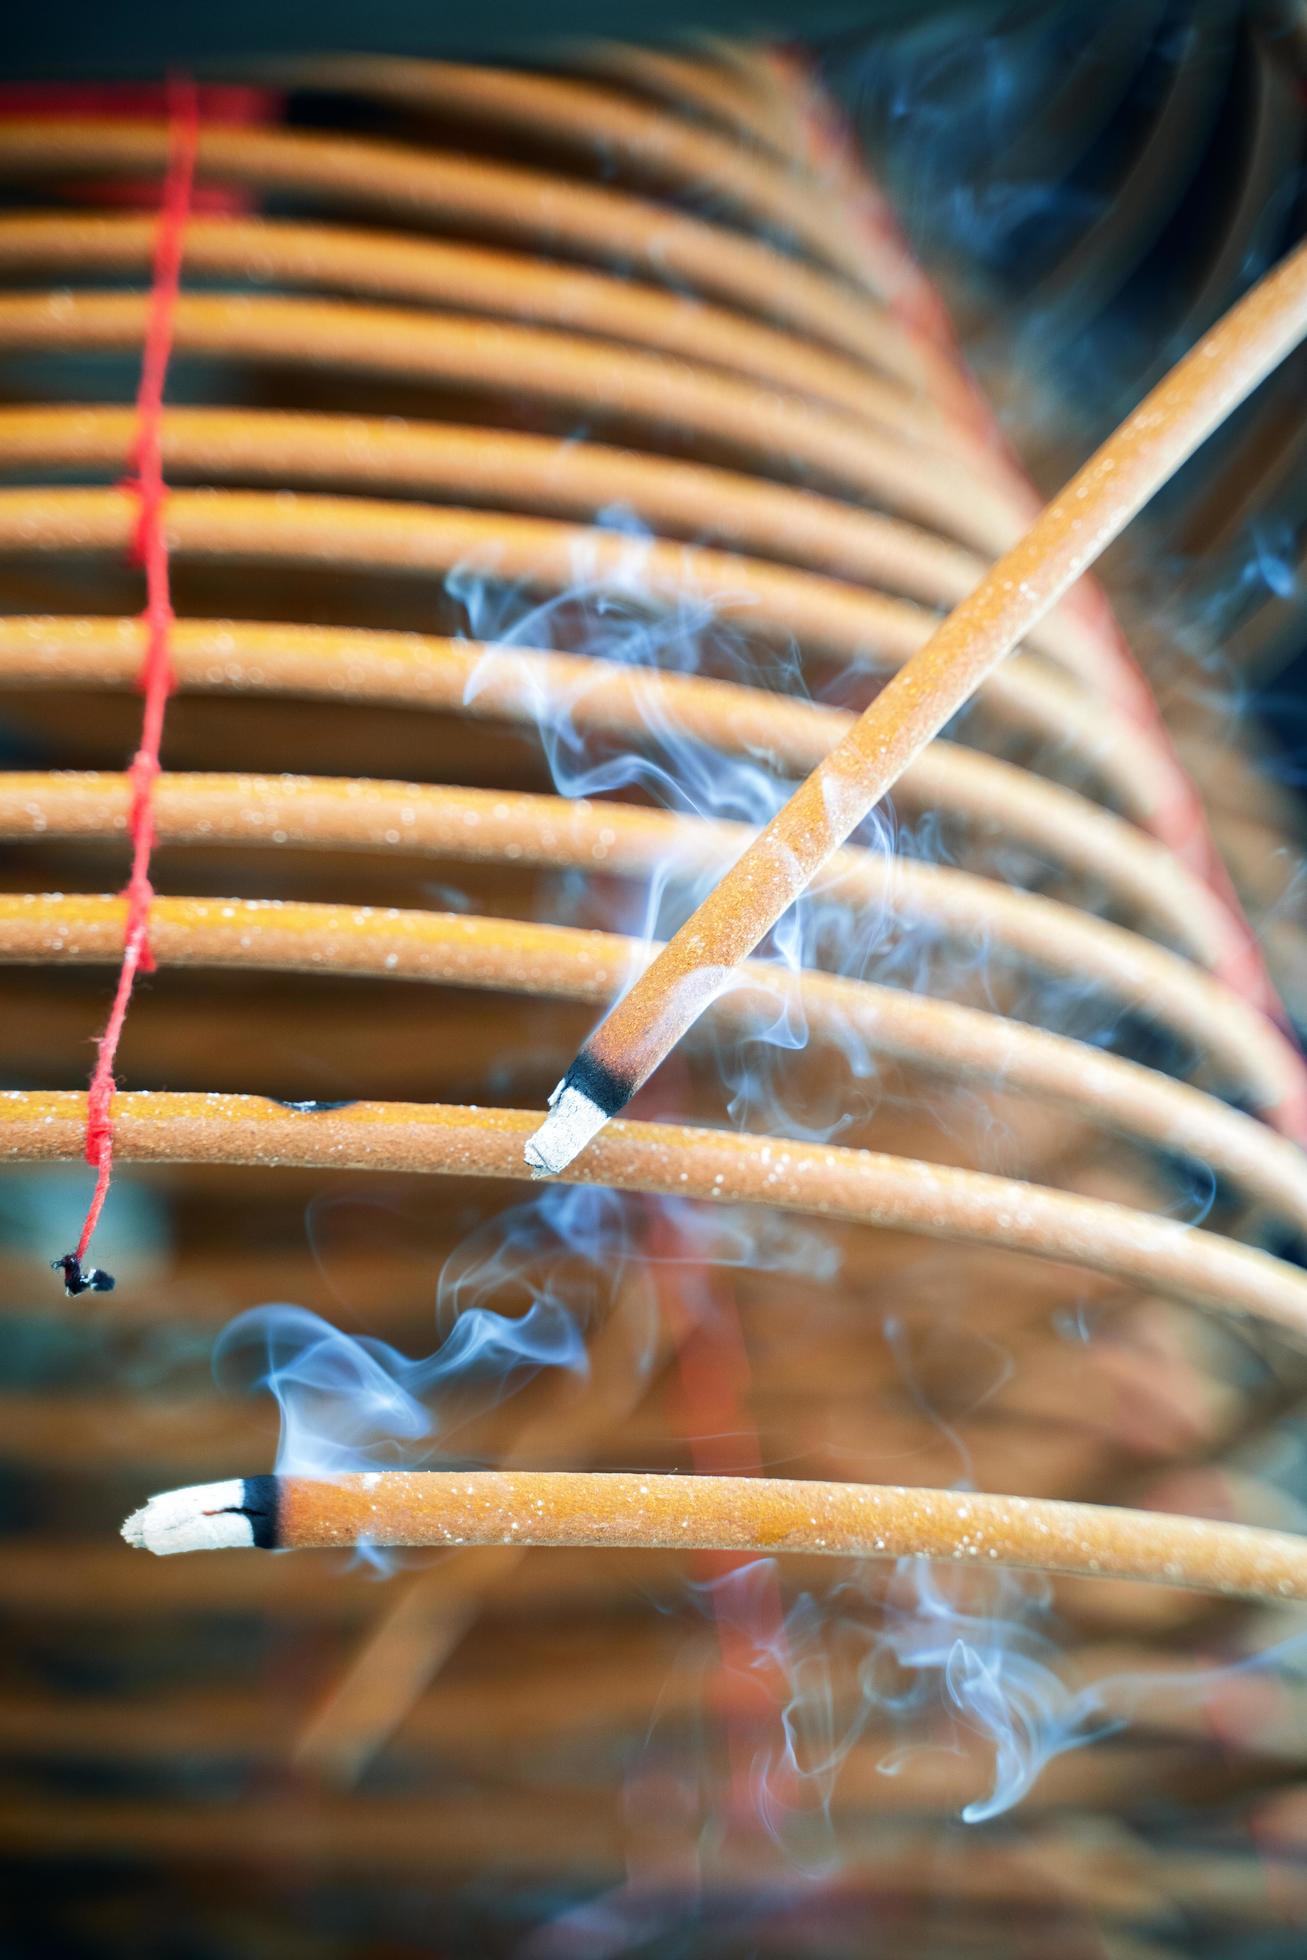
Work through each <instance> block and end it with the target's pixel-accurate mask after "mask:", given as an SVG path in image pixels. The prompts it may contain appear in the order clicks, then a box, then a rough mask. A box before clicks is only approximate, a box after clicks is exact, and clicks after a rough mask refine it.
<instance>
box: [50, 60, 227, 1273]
mask: <svg viewBox="0 0 1307 1960" xmlns="http://www.w3.org/2000/svg"><path fill="white" fill-rule="evenodd" d="M168 120H169V146H168V167H167V173H166V176H165V178H164V185H163V201H162V206H161V209H160V213H159V228H158V233H157V236H156V238H155V246H154V264H153V271H152V277H151V286H150V310H149V318H148V320H147V323H146V331H145V348H144V353H143V358H142V362H141V382H140V387H139V389H138V390H137V396H136V413H137V424H136V439H135V442H134V444H133V450H132V474H131V475H130V476H129V477H128V478H127V479H126V482H125V484H124V488H126V489H128V490H130V491H132V492H133V494H134V495H135V496H136V498H137V499H138V503H139V512H138V516H137V521H136V528H135V534H134V536H133V540H132V547H131V555H132V558H133V560H134V561H135V562H136V563H137V564H139V565H142V566H143V567H144V570H145V594H146V598H145V610H144V612H143V613H142V614H141V623H142V625H143V626H144V628H145V654H144V658H143V660H142V663H141V672H140V683H139V684H140V688H141V692H142V693H143V694H144V696H145V712H144V716H143V720H142V727H141V745H140V747H139V748H138V749H137V751H136V754H135V756H134V757H133V758H132V766H131V771H130V777H131V785H132V800H131V814H130V819H129V827H130V833H131V840H132V866H131V875H130V877H129V878H128V881H127V885H126V888H125V891H124V894H123V896H124V897H125V898H126V900H127V925H126V932H125V936H124V941H123V957H122V966H121V968H120V969H119V973H118V986H117V990H116V992H115V994H114V998H113V1006H112V1007H111V1008H110V1010H109V1019H108V1021H107V1022H106V1023H105V1029H104V1033H103V1034H102V1035H101V1036H100V1038H99V1041H98V1043H97V1051H98V1052H97V1055H96V1063H95V1070H94V1073H93V1074H92V1076H91V1085H90V1089H89V1091H88V1093H87V1099H86V1161H87V1162H88V1163H89V1164H90V1165H92V1166H93V1167H94V1170H95V1191H94V1194H93V1195H92V1198H91V1203H90V1207H89V1209H88V1210H87V1213H86V1221H85V1223H84V1224H83V1226H82V1236H81V1238H80V1239H79V1240H78V1242H77V1253H76V1257H77V1260H78V1262H79V1263H80V1262H81V1261H82V1260H83V1259H84V1258H85V1256H86V1251H87V1248H88V1246H89V1245H90V1243H91V1238H92V1235H93V1233H94V1231H95V1228H96V1226H97V1225H98V1224H99V1222H100V1213H101V1212H102V1211H103V1209H104V1201H105V1198H106V1197H107V1196H108V1192H109V1180H110V1177H111V1176H112V1173H113V1119H112V1115H111V1109H112V1103H113V1096H114V1088H115V1083H114V1076H113V1069H114V1061H115V1058H116V1057H117V1053H118V1043H119V1040H120V1039H121V1037H122V1031H123V1024H124V1022H125V1021H126V1019H127V1009H128V1006H129V1004H130V1002H131V998H132V989H133V987H134V986H135V984H136V976H137V974H138V973H142V972H144V973H149V972H152V971H153V968H154V959H153V956H152V954H151V952H150V938H149V933H150V905H151V902H152V900H153V898H154V888H153V886H152V885H151V883H150V857H151V853H152V852H153V849H154V786H155V782H156V780H157V778H158V775H159V747H160V743H161V742H162V739H163V719H164V712H165V709H166V707H167V702H168V696H169V694H170V693H171V692H172V686H173V677H172V661H171V656H170V651H169V643H170V636H171V631H172V620H173V612H172V601H171V597H170V593H169V579H168V539H167V534H166V532H165V530H164V524H163V509H164V502H165V498H166V496H167V489H166V486H165V484H164V480H163V389H164V382H165V380H166V378H167V373H168V360H169V356H170V354H171V352H172V331H173V313H174V309H175V306H176V301H177V292H178V288H179V286H180V283H181V266H182V249H183V245H184V241H185V235H186V222H187V219H188V217H189V215H190V210H191V190H192V184H193V180H194V176H195V153H196V148H197V146H198V141H199V108H198V102H197V98H196V92H195V85H194V83H193V82H191V81H190V80H189V79H187V78H184V77H181V78H177V79H175V80H170V81H169V83H168Z"/></svg>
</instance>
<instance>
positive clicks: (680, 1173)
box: [0, 1090, 1307, 1341]
mask: <svg viewBox="0 0 1307 1960" xmlns="http://www.w3.org/2000/svg"><path fill="white" fill-rule="evenodd" d="M85 1107H86V1104H85V1098H84V1097H83V1096H80V1095H75V1094H73V1093H72V1092H70V1091H52V1092H36V1091H27V1090H7V1091H4V1092H0V1161H6V1160H7V1161H10V1162H13V1161H18V1160H36V1161H45V1162H51V1161H56V1160H60V1159H63V1158H67V1157H69V1156H71V1155H72V1154H73V1153H74V1152H75V1150H76V1149H77V1148H78V1147H79V1137H80V1125H81V1122H82V1120H83V1117H84V1113H85ZM532 1120H533V1119H532V1116H531V1114H530V1112H528V1111H526V1110H516V1109H473V1108H466V1107H463V1106H461V1105H458V1104H450V1103H386V1102H355V1103H348V1104H346V1105H345V1106H344V1107H342V1108H337V1107H334V1106H333V1105H331V1104H326V1105H319V1104H311V1105H309V1106H308V1107H297V1106H296V1105H294V1104H290V1105H287V1104H283V1103H276V1102H272V1101H269V1100H267V1099H266V1098H264V1097H261V1096H243V1095H227V1094H213V1095H195V1094H167V1093H163V1094H153V1095H139V1094H128V1095H120V1096H119V1097H118V1098H117V1100H116V1103H115V1107H114V1123H115V1129H116V1133H117V1137H118V1150H119V1155H120V1157H121V1159H122V1161H123V1162H124V1163H129V1162H132V1161H135V1162H137V1163H169V1162H171V1163H227V1164H298V1165H312V1166H317V1167H320V1168H323V1169H334V1170H349V1169H356V1170H370V1171H400V1172H405V1173H417V1174H419V1175H435V1176H460V1177H494V1178H527V1177H528V1176H529V1175H530V1173H529V1171H528V1169H527V1166H526V1163H525V1159H524V1156H523V1148H522V1146H523V1144H524V1143H525V1141H526V1139H527V1137H528V1136H529V1135H530V1132H531V1124H532ZM567 1175H568V1177H569V1179H570V1180H571V1181H572V1182H575V1183H595V1184H603V1185H608V1186H611V1187H613V1188H615V1189H617V1190H627V1191H648V1192H656V1193H659V1194H661V1195H663V1196H667V1197H675V1198H694V1199H699V1200H704V1201H706V1202H708V1203H711V1204H718V1205H730V1204H756V1205H765V1206H770V1207H772V1208H774V1209H776V1210H778V1211H785V1212H797V1213H800V1214H803V1215H806V1216H810V1217H819V1218H827V1219H838V1220H842V1221H844V1222H846V1223H851V1224H865V1225H880V1226H887V1227H891V1228H894V1229H897V1230H901V1231H905V1232H911V1233H917V1234H920V1235H921V1236H922V1237H925V1238H943V1239H951V1240H955V1241H958V1242H960V1243H963V1244H970V1245H992V1246H1003V1247H1006V1248H1008V1249H1009V1250H1010V1251H1014V1252H1026V1253H1030V1254H1033V1255H1034V1256H1035V1257H1037V1258H1043V1259H1056V1260H1059V1261H1062V1262H1065V1263H1066V1264H1068V1265H1076V1266H1081V1267H1084V1268H1086V1269H1087V1270H1089V1271H1092V1272H1099V1273H1105V1274H1108V1275H1110V1276H1112V1277H1114V1278H1116V1279H1121V1280H1125V1281H1127V1282H1129V1283H1131V1284H1133V1285H1138V1286H1141V1287H1143V1288H1144V1289H1146V1290H1147V1291H1150V1292H1156V1293H1161V1294H1166V1295H1168V1296H1170V1297H1171V1298H1173V1299H1179V1300H1187V1301H1191V1302H1193V1303H1194V1304H1196V1305H1201V1306H1206V1307H1209V1308H1213V1309H1215V1310H1216V1311H1217V1312H1223V1313H1233V1314H1235V1315H1242V1314H1250V1315H1253V1316H1254V1317H1256V1318H1257V1319H1259V1320H1264V1321H1267V1322H1268V1323H1270V1324H1272V1325H1275V1326H1278V1327H1280V1328H1282V1329H1283V1330H1284V1331H1285V1332H1287V1333H1288V1334H1290V1335H1292V1336H1293V1337H1294V1339H1295V1340H1297V1341H1304V1340H1307V1275H1304V1274H1303V1273H1301V1272H1300V1271H1299V1270H1298V1269H1297V1267H1295V1266H1291V1265H1290V1264H1289V1263H1288V1262H1287V1261H1285V1260H1282V1259H1277V1258H1274V1257H1273V1256H1272V1255H1271V1254H1269V1253H1265V1252H1259V1251H1257V1250H1255V1249H1254V1248H1253V1247H1251V1246H1245V1245H1239V1244H1237V1243H1235V1242H1234V1241H1232V1240H1228V1239H1224V1238H1221V1237H1218V1236H1217V1235H1216V1234H1215V1233H1212V1232H1207V1231H1203V1230H1201V1229H1199V1228H1196V1227H1191V1226H1186V1225H1182V1224H1180V1223H1178V1222H1177V1221H1176V1220H1174V1219H1169V1218H1155V1217H1151V1216H1149V1215H1148V1214H1146V1213H1143V1212H1138V1211H1134V1210H1132V1209H1130V1208H1129V1207H1128V1206H1125V1205H1120V1204H1111V1203H1105V1202H1103V1201H1101V1200H1099V1199H1093V1198H1083V1197H1079V1196H1077V1195H1073V1194H1072V1193H1070V1192H1067V1191H1055V1190H1052V1189H1050V1188H1048V1187H1047V1186H1044V1185H1034V1184H1022V1183H1020V1182H1018V1181H1017V1180H1015V1179H1012V1178H1005V1177H994V1176H991V1175H989V1174H988V1173H986V1172H981V1171H969V1170H957V1169H954V1168H953V1167H952V1166H945V1165H939V1164H926V1163H922V1162H919V1161H917V1160H915V1159H910V1158H903V1157H893V1156H889V1155H887V1154H885V1153H883V1152H880V1151H872V1150H852V1149H848V1148H842V1147H838V1146H835V1145H832V1144H803V1143H791V1142H788V1141H778V1140H777V1139H775V1138H773V1137H755V1136H742V1135H738V1134H735V1133H734V1132H730V1131H725V1130H708V1129H695V1128H690V1127H688V1126H683V1125H680V1124H675V1123H634V1122H623V1123H619V1124H617V1125H616V1126H615V1127H612V1128H610V1130H609V1131H608V1133H607V1134H606V1135H605V1136H604V1137H603V1138H602V1139H601V1141H600V1142H599V1144H598V1145H597V1147H596V1149H595V1150H594V1152H593V1153H592V1154H591V1156H590V1157H589V1158H588V1159H587V1161H586V1162H585V1163H584V1164H580V1165H577V1166H575V1167H572V1168H569V1171H568V1173H567Z"/></svg>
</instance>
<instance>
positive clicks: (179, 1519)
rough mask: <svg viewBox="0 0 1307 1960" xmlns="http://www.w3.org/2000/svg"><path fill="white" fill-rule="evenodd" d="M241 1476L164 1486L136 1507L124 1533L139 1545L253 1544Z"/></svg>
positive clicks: (149, 1548)
mask: <svg viewBox="0 0 1307 1960" xmlns="http://www.w3.org/2000/svg"><path fill="white" fill-rule="evenodd" d="M244 1502H245V1483H244V1480H243V1478H240V1477H231V1478H228V1480H227V1481H226V1482H225V1483H221V1484H191V1485H189V1486H188V1487H187V1489H185V1490H166V1491H164V1492H163V1494H162V1495H161V1496H159V1497H152V1498H151V1499H150V1501H149V1503H148V1504H144V1505H142V1507H141V1509H140V1510H139V1511H133V1512H132V1515H131V1516H130V1518H128V1520H127V1522H126V1524H124V1526H123V1537H124V1538H125V1539H126V1540H127V1543H128V1544H129V1545H135V1546H137V1547H138V1548H139V1549H140V1550H141V1551H145V1552H157V1553H158V1555H159V1556H160V1558H163V1557H165V1556H167V1555H168V1554H169V1553H172V1552H228V1551H238V1550H249V1548H250V1547H251V1546H252V1545H253V1544H254V1542H255V1538H254V1527H253V1525H252V1523H251V1521H250V1518H249V1517H248V1515H247V1514H246V1513H245V1512H244V1511H243V1510H242V1508H241V1507H242V1505H243V1504H244Z"/></svg>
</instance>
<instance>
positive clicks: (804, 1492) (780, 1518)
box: [123, 1470, 1307, 1599]
mask: <svg viewBox="0 0 1307 1960" xmlns="http://www.w3.org/2000/svg"><path fill="white" fill-rule="evenodd" d="M123 1536H124V1538H126V1540H127V1541H128V1543H129V1544H131V1545H136V1546H139V1547H140V1548H141V1549H142V1550H145V1551H151V1552H157V1553H159V1554H160V1555H166V1554H169V1553H174V1552H205V1551H232V1550H239V1549H242V1548H246V1549H248V1548H250V1547H258V1548H260V1549H262V1550H265V1551H275V1550H282V1551H289V1550H309V1549H312V1548H319V1549H321V1548H324V1547H331V1546H341V1547H344V1546H351V1545H358V1544H372V1545H438V1546H441V1547H443V1548H448V1547H449V1546H451V1545H588V1546H595V1547H601V1546H602V1547H607V1548H608V1549H610V1550H611V1549H613V1548H615V1547H628V1548H629V1547H646V1548H655V1549H656V1548H671V1549H672V1550H679V1551H691V1550H703V1549H713V1550H716V1549H724V1550H730V1551H745V1552H761V1553H800V1554H807V1555H808V1556H809V1557H813V1556H816V1557H828V1558H884V1559H894V1558H939V1559H956V1560H959V1561H963V1562H967V1561H976V1562H977V1563H979V1562H980V1561H982V1560H983V1561H984V1562H985V1563H989V1562H991V1561H992V1562H993V1563H996V1564H999V1565H1007V1566H1014V1567H1017V1568H1020V1569H1024V1570H1027V1571H1040V1572H1063V1573H1074V1574H1076V1575H1077V1576H1080V1577H1090V1576H1093V1575H1099V1576H1102V1577H1104V1578H1115V1579H1143V1580H1146V1581H1150V1582H1151V1583H1153V1584H1155V1585H1164V1586H1165V1585H1171V1586H1180V1587H1184V1588H1187V1589H1190V1590H1193V1591H1197V1592H1212V1593H1225V1594H1229V1595H1232V1596H1234V1597H1237V1598H1244V1599H1307V1539H1304V1538H1300V1537H1298V1536H1297V1535H1296V1534H1291V1533H1289V1532H1283V1531H1268V1530H1265V1529H1263V1528H1261V1527H1259V1526H1256V1525H1233V1524H1220V1523H1214V1522H1212V1521H1210V1520H1208V1519H1206V1518H1188V1517H1179V1516H1176V1515H1175V1514H1174V1513H1171V1512H1152V1511H1128V1510H1119V1509H1116V1508H1114V1507H1112V1506H1109V1505H1104V1504H1068V1503H1064V1502H1061V1501H1060V1500H1057V1499H1053V1498H1039V1497H1031V1498H1026V1497H1002V1496H992V1495H989V1494H986V1493H981V1492H976V1491H954V1490H936V1489H930V1488H912V1487H905V1486H902V1485H896V1484H834V1483H815V1482H814V1483H808V1482H796V1481H792V1480H790V1479H788V1478H781V1477H680V1476H672V1477H669V1476H656V1475H653V1474H646V1473H644V1472H642V1471H630V1472H623V1471H573V1470H387V1471H367V1472H364V1473H362V1474H355V1475H349V1476H341V1477H337V1478H333V1479H331V1480H330V1481H320V1480H317V1479H314V1478H311V1477H298V1476H272V1477H267V1476H264V1477H246V1478H240V1477H235V1478H232V1479H230V1480H229V1481H227V1482H225V1483H217V1484H195V1485H192V1486H190V1487H189V1488H188V1489H185V1490H170V1491H165V1492H163V1493H162V1494H161V1495H160V1496H158V1497H152V1498H151V1499H150V1500H149V1502H148V1503H147V1504H145V1505H144V1506H143V1507H142V1509H141V1510H139V1511H135V1512H133V1514H132V1516H131V1517H130V1518H128V1520H127V1522H126V1523H125V1524H124V1526H123Z"/></svg>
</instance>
